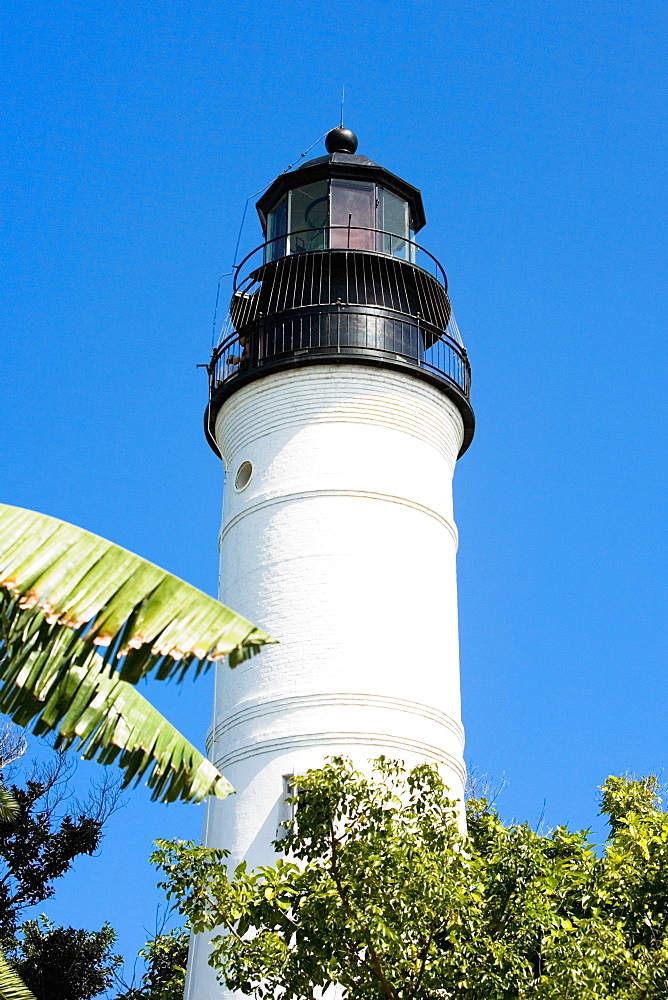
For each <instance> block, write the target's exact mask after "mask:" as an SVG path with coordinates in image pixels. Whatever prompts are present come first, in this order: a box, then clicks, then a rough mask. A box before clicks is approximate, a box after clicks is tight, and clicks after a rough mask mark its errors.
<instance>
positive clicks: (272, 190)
mask: <svg viewBox="0 0 668 1000" xmlns="http://www.w3.org/2000/svg"><path fill="white" fill-rule="evenodd" d="M326 145H327V149H328V150H329V152H328V153H327V155H326V156H319V157H317V158H316V159H314V160H307V161H306V163H303V164H302V165H301V167H299V168H298V169H297V170H294V171H290V172H288V173H284V174H280V176H279V177H277V178H276V180H275V181H274V182H273V184H271V185H270V186H269V188H268V189H267V190H266V191H265V193H264V194H263V195H262V197H261V198H260V199H259V201H258V202H257V211H258V215H259V216H260V221H261V222H262V228H263V230H265V231H266V228H267V215H268V214H269V212H271V211H272V209H274V208H275V207H276V205H277V204H278V202H279V201H280V200H281V198H282V197H283V195H284V194H285V193H286V192H287V191H290V190H291V189H292V188H295V187H301V185H302V184H311V183H313V182H315V181H321V180H326V179H328V178H330V177H335V178H340V179H347V180H354V181H373V182H375V183H377V184H380V185H381V186H382V187H384V188H386V189H387V190H388V191H391V192H392V193H393V194H396V195H397V196H398V197H399V198H403V199H404V200H405V201H407V202H408V206H409V210H410V215H411V228H412V230H413V232H415V233H417V232H419V231H420V230H421V229H422V227H423V226H424V225H425V223H426V221H427V219H426V216H425V214H424V206H423V204H422V195H421V194H420V191H419V190H418V188H416V187H414V186H413V185H412V184H409V183H408V181H405V180H403V178H402V177H397V175H396V174H393V173H392V172H391V171H390V170H386V169H385V167H381V166H380V164H378V163H374V161H373V160H370V159H369V157H368V156H358V155H357V154H356V153H355V152H348V150H356V149H357V137H356V136H355V133H354V132H351V131H350V130H349V129H344V128H340V129H338V128H336V129H332V131H331V132H330V133H329V134H328V136H327V140H326Z"/></svg>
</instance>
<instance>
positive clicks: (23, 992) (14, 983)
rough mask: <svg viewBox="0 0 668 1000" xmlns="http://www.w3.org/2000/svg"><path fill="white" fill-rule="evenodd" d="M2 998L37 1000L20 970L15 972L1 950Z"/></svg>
mask: <svg viewBox="0 0 668 1000" xmlns="http://www.w3.org/2000/svg"><path fill="white" fill-rule="evenodd" d="M0 1000H35V994H34V993H31V992H30V990H29V989H28V987H27V986H26V985H25V983H24V982H23V980H22V979H21V977H20V976H19V974H18V972H15V971H14V969H13V968H12V967H11V965H10V964H9V962H8V961H7V959H6V958H5V956H4V955H3V954H2V952H1V951H0Z"/></svg>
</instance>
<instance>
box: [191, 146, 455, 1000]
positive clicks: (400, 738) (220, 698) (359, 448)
mask: <svg viewBox="0 0 668 1000" xmlns="http://www.w3.org/2000/svg"><path fill="white" fill-rule="evenodd" d="M357 146H358V142H357V138H356V136H355V135H354V133H353V132H351V131H350V130H348V129H345V128H336V129H334V130H333V131H331V132H330V133H329V134H328V135H327V138H326V149H327V155H325V156H322V157H319V158H317V159H313V160H310V161H308V162H305V163H304V164H303V165H302V166H301V167H299V169H296V170H293V171H290V172H287V173H283V174H281V175H280V176H279V177H277V178H276V180H275V181H274V182H273V183H272V184H271V185H270V187H269V188H268V189H267V190H266V192H265V193H264V194H263V195H262V197H261V198H260V199H259V201H258V202H257V211H258V215H259V218H260V223H261V225H262V233H263V239H262V245H261V246H259V247H258V248H257V249H256V250H255V251H254V252H253V253H251V254H249V255H248V256H247V257H246V258H245V260H244V261H242V263H241V264H240V265H239V266H238V267H237V268H236V272H235V277H234V289H233V294H232V300H231V303H230V312H229V319H228V324H227V327H226V329H225V331H224V333H223V337H222V339H221V342H220V344H219V345H218V346H217V347H216V349H215V351H214V353H213V357H212V361H211V365H210V366H209V376H210V399H209V405H208V407H207V410H206V415H205V432H206V436H207V439H208V441H209V444H210V445H211V447H212V449H213V450H214V452H215V453H216V455H218V456H219V457H220V458H221V459H222V462H223V465H224V469H225V485H224V496H223V518H222V526H221V530H220V536H219V547H220V599H221V600H222V601H223V602H224V603H225V604H227V605H229V606H230V607H233V608H234V609H235V610H236V611H238V612H239V613H241V614H243V615H244V616H245V617H247V618H248V619H250V620H251V621H253V622H255V623H256V624H257V625H259V626H261V627H262V628H264V629H266V630H267V631H268V632H270V633H271V635H272V636H273V637H275V638H276V639H277V640H278V643H277V644H276V645H274V646H269V647H266V648H265V649H264V651H263V652H262V654H261V655H260V656H257V657H255V658H254V659H251V660H249V661H247V662H245V663H243V664H242V665H241V666H239V667H237V668H236V669H235V670H233V671H232V670H229V668H228V667H227V666H220V667H219V668H218V672H217V676H216V685H215V706H214V718H213V725H212V728H211V731H210V733H209V736H208V743H207V749H208V753H209V756H210V758H211V760H212V761H213V762H214V763H215V764H216V766H217V767H218V768H219V769H220V770H221V771H222V772H223V773H224V774H225V775H226V776H227V777H228V778H229V780H230V781H231V782H232V784H233V786H234V788H235V789H236V795H234V796H232V797H230V798H229V799H226V800H225V801H219V800H211V801H210V803H209V805H208V813H207V818H206V824H205V842H206V843H207V844H208V845H209V846H216V847H226V848H228V849H229V850H230V851H231V857H230V864H231V865H232V866H234V865H236V864H237V863H238V862H240V861H241V860H244V859H245V860H246V861H247V863H248V865H249V867H255V866H257V865H262V864H271V863H273V861H274V860H275V858H276V851H275V848H274V847H273V846H272V842H273V841H274V840H275V839H276V838H277V836H279V837H280V833H281V823H282V822H285V821H286V820H287V819H289V818H290V815H289V806H288V805H287V803H286V799H287V798H288V797H289V796H290V785H291V781H292V779H293V777H294V776H295V775H298V774H301V773H304V772H305V771H306V770H308V769H309V768H313V767H319V766H321V765H322V764H323V762H324V761H325V759H326V758H327V757H331V756H333V755H343V756H347V757H350V758H352V759H353V761H354V762H355V763H356V764H357V765H358V766H359V767H360V769H365V768H367V767H368V761H369V760H370V759H373V758H376V757H378V756H380V755H385V756H387V757H390V758H393V759H400V760H403V761H404V762H405V764H406V765H407V766H409V767H410V766H413V765H415V764H418V763H423V762H430V763H434V764H436V765H437V766H438V768H439V770H440V772H441V774H442V776H443V778H444V780H445V782H446V784H447V785H448V786H449V788H450V790H451V797H452V798H454V799H459V800H461V799H462V797H463V788H464V780H465V769H464V762H463V745H464V733H463V728H462V723H461V708H460V688H459V644H458V627H457V581H456V552H457V528H456V525H455V521H454V517H453V499H452V478H453V473H454V468H455V464H456V461H457V459H458V457H460V456H461V455H462V454H463V453H464V452H465V451H466V449H467V448H468V446H469V444H470V442H471V439H472V436H473V430H474V417H473V411H472V409H471V404H470V366H469V362H468V358H467V354H466V350H465V348H464V346H463V343H462V340H461V337H460V335H459V331H458V329H457V325H456V322H455V320H454V316H453V314H452V308H451V304H450V299H449V296H448V283H447V278H446V275H445V272H444V270H443V268H442V266H441V264H440V263H439V262H438V261H437V260H436V258H435V257H434V256H433V255H432V254H431V253H430V252H429V251H428V250H427V249H425V248H423V247H422V246H420V245H419V244H418V243H417V242H416V240H415V237H416V235H417V234H418V233H419V231H420V230H421V229H422V227H423V226H424V225H425V221H426V220H425V212H424V207H423V203H422V197H421V194H420V191H419V190H418V189H417V188H415V187H414V186H413V185H411V184H410V183H408V182H407V181H405V180H403V179H402V178H400V177H398V176H396V175H395V174H394V173H392V172H390V171H389V170H388V169H386V168H385V167H382V166H380V165H379V164H377V163H375V162H374V161H373V160H371V159H369V158H367V157H366V156H360V155H358V154H357ZM207 948H208V942H207V940H206V938H205V937H198V938H196V939H195V941H194V947H193V948H192V949H191V952H192V954H191V961H190V972H189V981H188V989H187V993H186V996H187V997H188V998H189V1000H213V998H214V997H220V996H221V995H222V994H224V992H225V991H224V990H223V989H222V987H221V986H220V985H219V984H218V983H217V982H216V980H215V974H214V972H213V970H211V969H210V968H209V967H208V966H207V961H206V959H207Z"/></svg>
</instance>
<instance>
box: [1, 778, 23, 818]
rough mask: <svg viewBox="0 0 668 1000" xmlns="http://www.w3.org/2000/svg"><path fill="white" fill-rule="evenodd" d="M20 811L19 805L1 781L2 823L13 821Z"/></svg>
mask: <svg viewBox="0 0 668 1000" xmlns="http://www.w3.org/2000/svg"><path fill="white" fill-rule="evenodd" d="M18 811H19V804H18V802H17V801H16V799H15V798H14V796H13V795H12V793H11V792H10V790H9V789H8V788H7V786H6V785H5V784H4V782H3V781H0V822H2V823H6V822H7V820H10V819H13V818H14V816H16V814H17V812H18Z"/></svg>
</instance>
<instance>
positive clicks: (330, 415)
mask: <svg viewBox="0 0 668 1000" xmlns="http://www.w3.org/2000/svg"><path fill="white" fill-rule="evenodd" d="M362 372H363V373H364V374H362ZM281 397H282V398H281ZM249 408H250V409H251V411H252V419H249V416H248V409H249ZM444 409H445V410H447V411H449V412H451V414H452V418H453V419H452V422H448V421H445V420H443V411H444ZM319 423H336V424H341V423H353V424H360V423H364V424H371V425H373V426H374V427H387V428H389V429H390V430H397V431H401V432H402V433H404V434H408V435H410V436H411V437H414V438H417V439H418V440H420V441H423V442H424V443H426V444H428V445H431V446H432V447H433V448H435V449H436V450H437V451H438V452H439V454H440V455H442V456H443V457H444V458H445V459H446V460H448V461H450V462H451V463H452V465H453V467H454V463H455V460H456V458H457V454H458V452H459V448H460V446H461V435H462V434H463V430H462V427H463V425H462V419H461V416H460V414H459V411H458V410H457V408H456V406H455V405H454V403H451V402H450V401H449V400H448V399H447V398H446V397H445V396H443V394H442V393H441V392H440V391H439V390H438V389H432V388H431V386H428V385H427V384H426V383H425V384H422V383H420V382H419V381H418V380H416V379H414V378H413V377H412V376H406V375H403V374H397V373H395V372H392V373H388V372H385V371H383V372H375V371H373V370H368V369H364V368H362V367H360V368H359V369H357V370H356V372H355V374H354V375H350V374H349V373H348V372H345V371H343V370H342V369H341V368H340V367H339V368H336V369H335V377H332V374H331V373H330V371H329V370H328V368H327V366H324V365H323V366H316V367H313V368H312V369H300V370H299V371H296V372H282V373H276V374H274V375H269V376H266V377H265V378H263V379H260V380H259V381H257V382H253V383H252V385H251V386H249V387H247V388H242V389H239V390H238V391H237V392H236V393H235V394H234V395H233V396H232V397H231V398H230V400H229V401H228V402H226V403H225V404H224V405H223V408H222V409H221V411H220V413H219V416H218V419H217V421H216V438H217V440H218V445H219V447H220V450H221V454H222V455H223V460H224V461H225V462H226V463H228V462H230V461H231V460H232V458H233V457H234V455H236V454H237V453H238V452H239V451H240V450H241V449H243V448H247V447H248V446H249V444H251V443H252V442H253V441H256V440H258V438H261V437H265V436H266V435H268V434H272V433H274V432H275V431H277V430H279V429H280V430H286V429H289V428H295V427H301V426H305V425H309V426H310V425H313V424H319Z"/></svg>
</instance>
